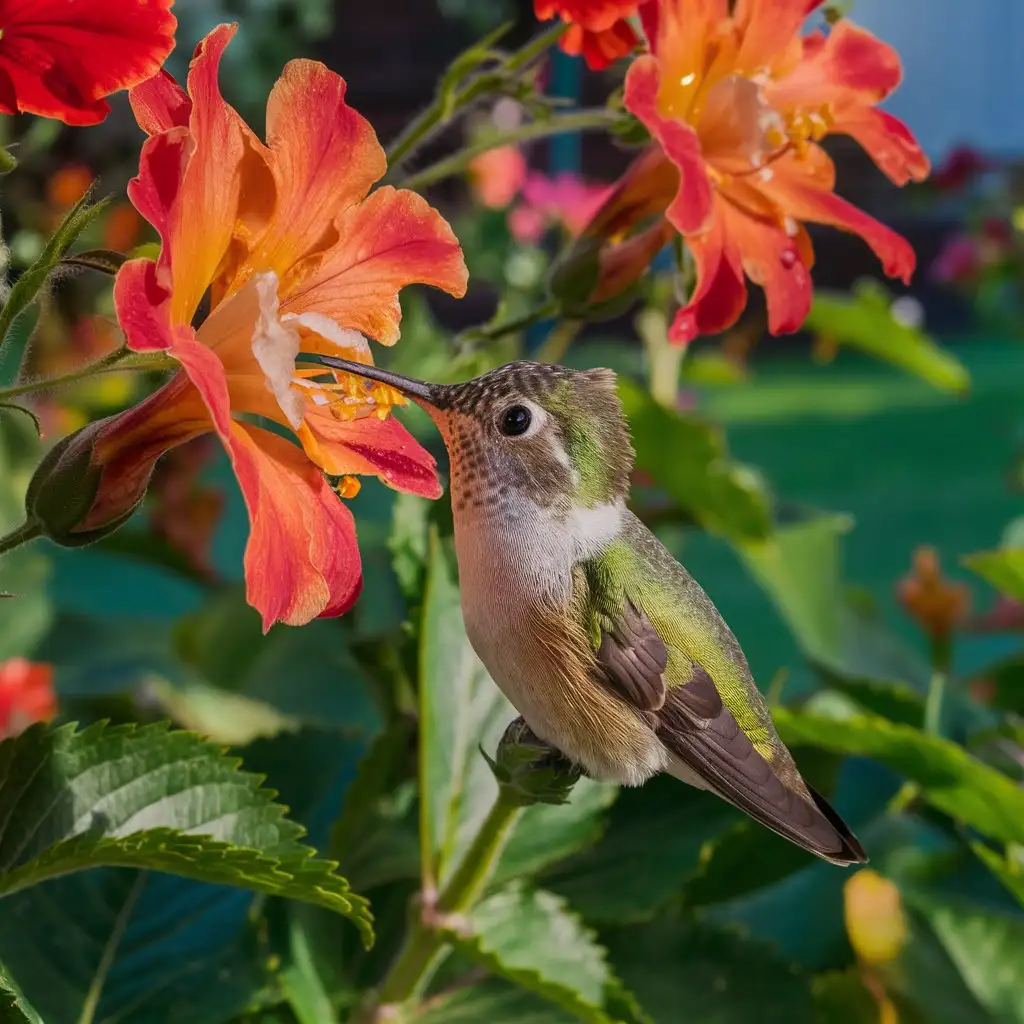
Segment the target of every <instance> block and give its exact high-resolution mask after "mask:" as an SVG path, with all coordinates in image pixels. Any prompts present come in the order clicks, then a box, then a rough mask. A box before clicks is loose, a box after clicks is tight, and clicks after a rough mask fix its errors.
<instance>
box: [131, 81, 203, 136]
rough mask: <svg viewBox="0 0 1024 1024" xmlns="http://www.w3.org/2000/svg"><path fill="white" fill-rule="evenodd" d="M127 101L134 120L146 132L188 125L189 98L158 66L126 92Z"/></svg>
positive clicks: (152, 132) (156, 132)
mask: <svg viewBox="0 0 1024 1024" xmlns="http://www.w3.org/2000/svg"><path fill="white" fill-rule="evenodd" d="M128 101H129V103H131V107H132V113H133V114H134V115H135V120H136V121H137V122H138V125H139V127H140V128H141V129H142V130H143V131H144V132H145V133H146V134H147V135H158V134H159V133H160V132H166V131H169V130H170V129H171V128H187V127H188V119H189V115H190V114H191V113H192V101H191V100H190V99H189V98H188V93H187V92H185V90H184V89H182V87H181V86H180V85H178V83H177V82H176V81H175V80H174V76H173V75H171V74H170V72H168V71H165V70H163V69H162V68H161V69H160V71H159V72H158V73H157V74H155V75H154V76H153V77H152V78H147V79H146V81H145V82H140V83H139V84H138V85H137V86H135V88H134V89H132V90H131V91H130V92H129V93H128Z"/></svg>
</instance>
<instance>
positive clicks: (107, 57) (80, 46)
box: [0, 0, 177, 124]
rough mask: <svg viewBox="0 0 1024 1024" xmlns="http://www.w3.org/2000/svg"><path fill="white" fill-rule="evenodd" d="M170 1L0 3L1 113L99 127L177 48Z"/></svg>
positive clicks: (9, 0) (31, 0) (21, 0)
mask: <svg viewBox="0 0 1024 1024" xmlns="http://www.w3.org/2000/svg"><path fill="white" fill-rule="evenodd" d="M173 3H174V0H132V2H131V3H125V0H84V2H78V3H69V2H68V0H0V111H2V112H3V113H5V114H16V113H17V112H18V111H24V112H26V113H29V114H41V115H42V116H43V117H53V118H56V119H57V120H59V121H64V122H65V123H66V124H98V123H99V122H100V121H102V120H103V119H104V118H105V117H106V116H107V114H108V113H110V106H109V104H108V103H107V101H106V100H105V99H104V98H103V97H104V96H109V95H110V94H111V93H113V92H117V91H118V90H120V89H128V88H130V87H131V86H133V85H137V84H138V83H139V82H142V81H144V80H145V79H147V78H149V77H150V76H151V75H155V74H156V73H157V71H159V69H160V65H161V64H163V62H164V61H165V60H166V59H167V55H168V54H169V53H170V52H171V50H172V49H174V29H175V28H176V26H177V22H176V21H175V19H174V15H172V14H171V13H170V8H171V5H172V4H173Z"/></svg>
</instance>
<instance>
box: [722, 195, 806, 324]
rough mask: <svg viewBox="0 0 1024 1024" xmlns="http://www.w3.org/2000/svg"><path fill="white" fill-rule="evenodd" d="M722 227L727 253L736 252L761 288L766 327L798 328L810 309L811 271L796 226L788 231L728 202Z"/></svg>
mask: <svg viewBox="0 0 1024 1024" xmlns="http://www.w3.org/2000/svg"><path fill="white" fill-rule="evenodd" d="M722 209H723V211H724V213H725V222H724V225H723V231H724V234H725V239H726V242H725V245H726V249H727V252H728V254H729V256H728V257H727V258H729V259H731V260H733V261H735V260H736V256H737V255H738V256H739V258H740V260H741V261H742V266H743V270H744V272H745V273H746V275H747V277H749V278H750V280H751V281H753V282H754V284H757V285H760V286H761V287H762V288H763V289H764V293H765V299H766V300H767V302H768V330H769V331H771V333H772V334H789V333H791V332H792V331H796V330H799V328H800V327H801V325H802V324H803V322H804V320H806V319H807V314H808V313H809V312H810V310H811V299H812V286H811V275H810V272H809V270H808V267H807V263H806V262H805V259H806V257H805V255H804V254H803V253H802V252H801V248H802V247H803V246H802V242H803V239H802V238H801V236H800V232H799V228H795V229H794V233H793V234H792V235H790V234H789V233H787V232H786V231H785V230H783V228H782V227H781V226H780V225H778V224H775V223H773V222H772V221H768V220H762V219H761V218H757V217H750V216H747V214H745V213H743V212H742V211H740V210H737V209H736V208H735V207H733V206H732V205H731V204H730V203H728V202H723V203H722Z"/></svg>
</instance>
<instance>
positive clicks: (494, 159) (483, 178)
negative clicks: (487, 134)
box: [469, 146, 526, 210]
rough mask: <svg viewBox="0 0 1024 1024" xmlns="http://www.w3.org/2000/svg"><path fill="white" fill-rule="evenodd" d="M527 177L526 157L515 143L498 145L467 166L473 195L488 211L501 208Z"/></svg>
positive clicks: (508, 202)
mask: <svg viewBox="0 0 1024 1024" xmlns="http://www.w3.org/2000/svg"><path fill="white" fill-rule="evenodd" d="M525 177H526V157H525V156H523V154H522V151H521V150H519V149H517V148H516V147H515V146H497V147H495V148H494V149H488V150H486V151H485V152H483V153H481V154H480V155H479V156H478V157H474V158H473V160H472V162H471V163H470V165H469V184H470V187H471V188H472V190H473V195H475V196H476V198H477V199H478V200H479V201H480V202H481V203H482V204H483V205H484V206H486V207H487V208H488V209H489V210H503V209H505V207H506V206H508V205H509V204H510V203H511V202H512V200H513V199H515V197H516V196H517V195H518V194H519V190H520V188H522V186H523V180H524V179H525Z"/></svg>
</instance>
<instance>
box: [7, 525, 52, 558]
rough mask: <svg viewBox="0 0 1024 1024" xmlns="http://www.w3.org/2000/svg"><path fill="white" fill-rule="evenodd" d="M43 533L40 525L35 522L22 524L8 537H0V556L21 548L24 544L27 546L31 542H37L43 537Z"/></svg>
mask: <svg viewBox="0 0 1024 1024" xmlns="http://www.w3.org/2000/svg"><path fill="white" fill-rule="evenodd" d="M42 532H43V531H42V529H40V526H39V524H38V523H37V522H35V521H34V520H29V521H27V522H24V523H22V524H21V526H19V527H18V528H17V529H16V530H14V531H12V532H11V533H9V534H7V536H6V537H0V555H3V554H6V553H7V552H8V551H12V550H13V549H14V548H20V547H21V545H22V544H27V543H28V542H29V541H30V540H35V539H36V538H37V537H40V536H42Z"/></svg>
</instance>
